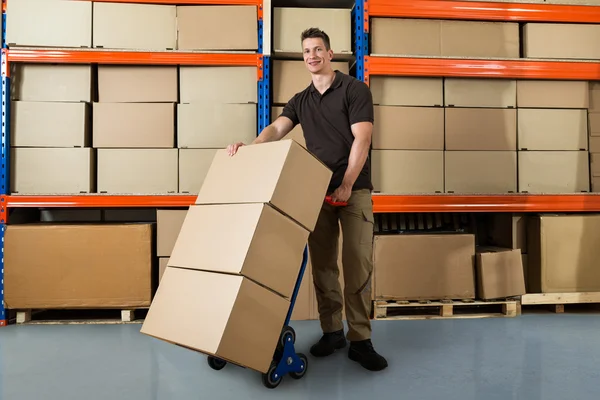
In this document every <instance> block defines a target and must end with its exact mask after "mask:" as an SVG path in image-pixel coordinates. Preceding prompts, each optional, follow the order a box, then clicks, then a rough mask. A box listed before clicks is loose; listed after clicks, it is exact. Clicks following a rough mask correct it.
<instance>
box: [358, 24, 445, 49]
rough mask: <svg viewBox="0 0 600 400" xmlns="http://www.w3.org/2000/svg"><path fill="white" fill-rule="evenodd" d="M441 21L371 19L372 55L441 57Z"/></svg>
mask: <svg viewBox="0 0 600 400" xmlns="http://www.w3.org/2000/svg"><path fill="white" fill-rule="evenodd" d="M441 29H442V27H441V21H440V20H428V19H406V18H371V25H370V30H371V54H379V55H399V56H407V55H410V56H431V57H435V56H438V57H439V56H441V55H442V43H441Z"/></svg>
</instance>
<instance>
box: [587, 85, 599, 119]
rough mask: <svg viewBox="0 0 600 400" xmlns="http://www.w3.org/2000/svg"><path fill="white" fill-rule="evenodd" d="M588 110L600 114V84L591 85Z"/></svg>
mask: <svg viewBox="0 0 600 400" xmlns="http://www.w3.org/2000/svg"><path fill="white" fill-rule="evenodd" d="M588 110H589V111H590V112H594V113H597V112H600V85H599V84H598V83H595V82H592V83H590V97H589V106H588Z"/></svg>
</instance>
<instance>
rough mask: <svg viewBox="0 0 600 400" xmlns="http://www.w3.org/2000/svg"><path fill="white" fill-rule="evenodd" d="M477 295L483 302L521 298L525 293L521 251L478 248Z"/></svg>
mask: <svg viewBox="0 0 600 400" xmlns="http://www.w3.org/2000/svg"><path fill="white" fill-rule="evenodd" d="M476 276H477V294H478V297H479V298H481V299H483V300H492V299H502V298H506V297H513V296H521V295H523V294H525V293H526V291H525V276H524V272H523V260H522V259H521V252H520V251H519V250H513V249H506V248H501V247H479V248H477V262H476Z"/></svg>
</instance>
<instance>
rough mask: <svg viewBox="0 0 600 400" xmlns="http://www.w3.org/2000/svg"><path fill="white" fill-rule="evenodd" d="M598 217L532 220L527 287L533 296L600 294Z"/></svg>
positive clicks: (544, 216)
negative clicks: (541, 294) (545, 294)
mask: <svg viewBox="0 0 600 400" xmlns="http://www.w3.org/2000/svg"><path fill="white" fill-rule="evenodd" d="M598 235H600V216H598V215H541V216H535V217H531V218H530V223H529V230H528V240H529V254H528V255H529V257H528V258H529V260H528V272H529V273H528V277H527V278H528V279H527V280H528V285H529V290H530V291H531V292H532V293H540V292H541V293H573V292H598V291H600V270H599V269H598V258H600V248H599V247H598V240H597V239H598Z"/></svg>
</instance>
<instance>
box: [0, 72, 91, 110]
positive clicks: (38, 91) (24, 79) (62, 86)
mask: <svg viewBox="0 0 600 400" xmlns="http://www.w3.org/2000/svg"><path fill="white" fill-rule="evenodd" d="M10 68H11V81H10V91H11V97H12V99H13V100H21V101H56V102H91V101H92V67H91V66H89V65H64V64H59V65H52V64H23V63H12V64H11V65H10Z"/></svg>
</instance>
